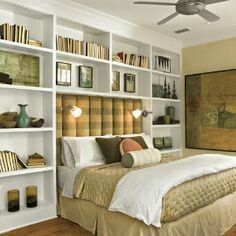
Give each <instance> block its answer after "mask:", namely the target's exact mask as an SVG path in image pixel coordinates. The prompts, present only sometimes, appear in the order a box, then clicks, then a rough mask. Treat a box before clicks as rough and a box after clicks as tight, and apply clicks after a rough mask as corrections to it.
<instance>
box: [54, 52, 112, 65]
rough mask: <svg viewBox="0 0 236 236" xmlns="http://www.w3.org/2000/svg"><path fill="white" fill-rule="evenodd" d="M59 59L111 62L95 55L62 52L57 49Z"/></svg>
mask: <svg viewBox="0 0 236 236" xmlns="http://www.w3.org/2000/svg"><path fill="white" fill-rule="evenodd" d="M57 60H58V61H59V60H66V61H84V62H93V63H105V64H109V61H108V60H103V59H98V58H95V57H88V56H83V55H79V54H73V53H69V52H62V51H58V50H57Z"/></svg>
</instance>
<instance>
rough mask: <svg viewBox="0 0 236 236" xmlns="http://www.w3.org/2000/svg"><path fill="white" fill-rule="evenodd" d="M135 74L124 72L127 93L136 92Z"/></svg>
mask: <svg viewBox="0 0 236 236" xmlns="http://www.w3.org/2000/svg"><path fill="white" fill-rule="evenodd" d="M135 79H136V78H135V75H134V74H129V73H125V74H124V91H125V92H126V93H135V92H136V88H135V84H136V82H135Z"/></svg>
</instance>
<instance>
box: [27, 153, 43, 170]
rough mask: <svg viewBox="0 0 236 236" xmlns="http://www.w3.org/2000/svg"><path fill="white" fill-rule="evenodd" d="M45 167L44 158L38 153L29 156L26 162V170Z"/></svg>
mask: <svg viewBox="0 0 236 236" xmlns="http://www.w3.org/2000/svg"><path fill="white" fill-rule="evenodd" d="M45 165H46V162H45V158H44V157H43V156H41V155H40V154H38V153H35V154H33V155H31V156H29V158H28V161H27V166H28V168H33V167H45Z"/></svg>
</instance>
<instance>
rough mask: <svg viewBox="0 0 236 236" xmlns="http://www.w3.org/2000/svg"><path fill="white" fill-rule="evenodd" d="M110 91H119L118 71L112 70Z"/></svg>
mask: <svg viewBox="0 0 236 236" xmlns="http://www.w3.org/2000/svg"><path fill="white" fill-rule="evenodd" d="M112 91H120V72H119V71H113V72H112Z"/></svg>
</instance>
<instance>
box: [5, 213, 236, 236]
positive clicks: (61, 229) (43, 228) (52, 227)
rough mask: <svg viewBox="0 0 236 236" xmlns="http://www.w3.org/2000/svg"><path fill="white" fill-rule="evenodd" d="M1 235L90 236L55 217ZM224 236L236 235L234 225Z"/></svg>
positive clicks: (66, 221)
mask: <svg viewBox="0 0 236 236" xmlns="http://www.w3.org/2000/svg"><path fill="white" fill-rule="evenodd" d="M1 235H2V236H49V235H50V236H54V235H55V236H92V234H91V233H89V232H88V231H86V230H84V229H82V228H81V227H79V226H78V225H77V224H74V223H72V222H70V221H68V220H64V219H62V218H60V217H59V218H57V219H53V220H48V221H45V222H42V223H39V224H35V225H31V226H28V227H24V228H21V229H17V230H14V231H11V232H9V233H5V234H1ZM224 236H236V225H235V226H234V227H233V228H232V229H231V230H230V231H228V232H227V233H226V234H225V235H224Z"/></svg>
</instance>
